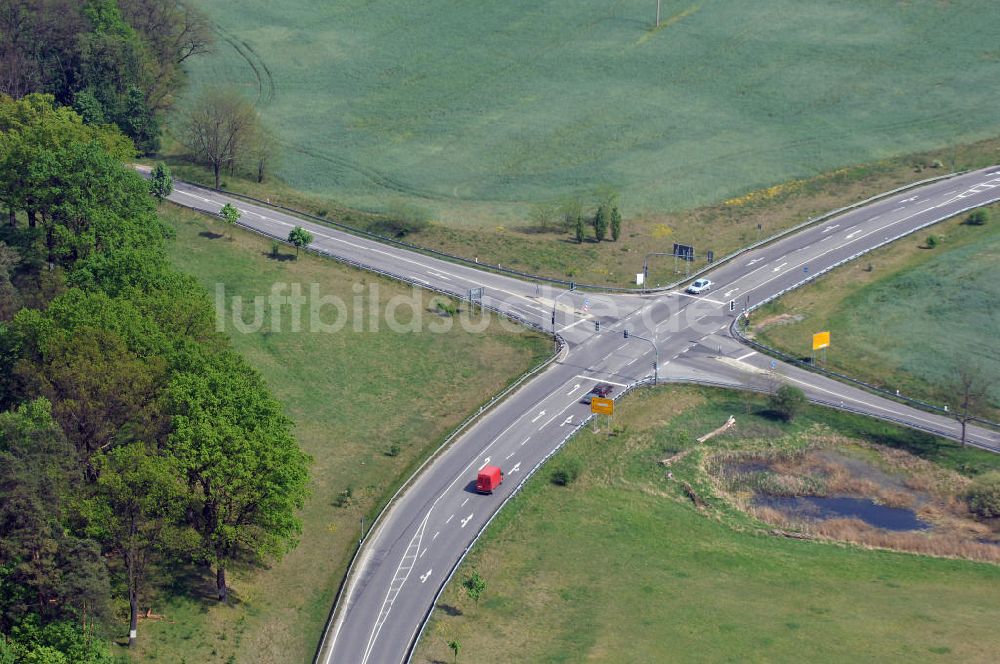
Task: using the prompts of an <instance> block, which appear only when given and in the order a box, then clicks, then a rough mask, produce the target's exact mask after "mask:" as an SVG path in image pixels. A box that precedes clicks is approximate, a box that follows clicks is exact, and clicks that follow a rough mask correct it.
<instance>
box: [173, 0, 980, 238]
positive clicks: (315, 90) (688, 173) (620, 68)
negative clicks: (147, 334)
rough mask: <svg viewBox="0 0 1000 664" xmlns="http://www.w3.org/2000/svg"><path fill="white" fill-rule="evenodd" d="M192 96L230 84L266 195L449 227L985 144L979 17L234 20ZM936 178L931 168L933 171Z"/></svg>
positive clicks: (636, 12) (256, 13) (441, 1)
mask: <svg viewBox="0 0 1000 664" xmlns="http://www.w3.org/2000/svg"><path fill="white" fill-rule="evenodd" d="M197 4H198V5H200V6H201V7H203V8H204V9H205V10H206V11H207V12H208V13H209V14H210V15H211V17H212V18H213V19H214V20H215V22H216V23H217V25H218V29H219V32H220V38H219V41H218V48H217V54H216V55H214V56H208V57H203V58H197V59H192V60H191V61H190V66H191V68H192V77H191V82H192V86H191V90H192V91H197V89H198V88H199V87H201V86H204V85H212V86H217V85H219V84H220V83H225V82H227V81H229V82H235V83H236V84H238V85H239V86H241V87H242V88H243V89H245V90H246V91H247V93H248V94H250V95H252V96H253V97H254V98H255V99H256V100H257V101H258V104H259V107H260V109H261V110H262V112H263V114H264V119H265V121H266V124H267V125H269V126H270V127H272V128H273V129H274V130H275V131H276V132H277V133H278V135H279V137H280V140H281V142H282V143H283V145H284V157H283V159H282V162H281V166H280V175H281V176H282V177H283V178H284V179H286V180H287V181H288V182H289V183H290V184H291V185H292V186H294V187H296V188H300V189H303V190H307V191H312V192H320V193H325V194H329V195H332V196H335V197H337V198H339V199H340V200H342V201H343V202H344V203H346V204H350V205H355V206H360V207H366V208H384V207H385V206H386V205H387V204H388V203H389V201H391V200H392V199H395V198H403V199H407V200H410V201H413V202H417V203H418V204H420V205H423V206H425V207H427V208H430V209H432V210H434V211H436V212H437V214H438V216H439V217H441V218H442V219H444V220H446V221H449V222H456V223H463V224H480V225H484V226H493V225H494V224H496V223H503V224H509V225H510V224H516V223H520V222H521V221H523V220H524V219H525V215H526V212H527V209H526V206H525V205H524V203H525V202H532V201H551V200H554V199H559V198H562V197H563V196H567V195H571V194H583V195H589V194H591V193H592V192H594V191H595V190H598V189H603V188H607V187H612V188H614V189H617V190H618V191H620V192H621V194H622V202H623V206H624V210H625V214H626V217H629V216H634V215H636V214H637V213H640V212H649V211H662V210H677V209H681V208H690V207H694V206H699V205H703V204H707V203H713V202H717V201H721V200H724V199H727V198H729V197H732V196H737V195H739V194H742V193H745V192H747V191H750V190H754V189H759V188H762V187H766V186H769V185H772V184H775V183H778V182H784V181H787V180H789V179H794V178H801V177H807V176H810V175H814V174H816V173H819V172H822V171H825V170H830V169H833V168H836V167H838V166H843V165H849V164H857V163H867V162H871V161H874V160H878V159H881V158H884V157H888V156H892V155H902V154H908V153H911V152H915V151H920V150H927V149H932V148H936V147H943V146H947V145H953V144H956V143H960V142H971V141H974V140H977V139H981V138H986V137H989V136H995V135H997V133H998V131H1000V119H998V116H997V114H996V113H995V111H994V109H995V108H996V107H997V105H998V102H1000V87H998V86H997V85H996V80H997V74H998V73H1000V50H998V48H997V44H996V39H995V36H996V34H997V32H998V31H1000V12H997V11H996V10H995V9H996V7H995V3H993V2H991V1H990V0H978V1H977V0H967V1H961V2H941V1H940V0H912V1H909V2H903V3H893V4H891V5H887V4H886V3H884V2H877V1H874V0H840V1H837V2H829V1H820V0H761V1H758V2H746V1H745V0H717V1H715V2H698V3H695V2H690V1H684V2H675V1H670V0H666V1H665V2H664V3H663V14H664V18H665V20H664V25H663V27H661V29H660V30H658V31H651V30H650V27H651V23H652V20H653V12H654V4H653V3H652V2H649V1H648V0H643V1H640V0H621V1H619V2H610V3H609V2H599V1H597V0H581V1H579V2H553V1H546V2H538V1H537V0H531V1H527V0H515V1H509V2H493V3H456V2H450V1H445V0H428V1H427V2H420V3H413V2H403V1H401V0H386V1H385V2H379V3H372V2H368V1H362V0H348V1H345V2H336V3H330V2H320V1H319V0H287V1H286V2H281V3H274V2H267V1H265V0H248V1H246V2H241V3H233V2H224V1H222V0H197ZM946 164H947V162H946Z"/></svg>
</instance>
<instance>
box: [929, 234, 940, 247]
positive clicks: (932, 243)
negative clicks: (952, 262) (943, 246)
mask: <svg viewBox="0 0 1000 664" xmlns="http://www.w3.org/2000/svg"><path fill="white" fill-rule="evenodd" d="M936 246H938V239H937V236H936V235H928V236H927V248H928V249H933V248H934V247H936Z"/></svg>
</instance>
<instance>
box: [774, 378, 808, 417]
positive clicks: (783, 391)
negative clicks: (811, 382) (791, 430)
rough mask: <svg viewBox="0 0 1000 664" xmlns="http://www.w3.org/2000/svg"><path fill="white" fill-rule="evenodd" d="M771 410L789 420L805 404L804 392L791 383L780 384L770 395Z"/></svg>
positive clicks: (800, 410)
mask: <svg viewBox="0 0 1000 664" xmlns="http://www.w3.org/2000/svg"><path fill="white" fill-rule="evenodd" d="M770 404H771V410H773V411H774V412H775V413H777V414H778V416H779V417H781V419H783V420H785V421H786V422H791V421H792V420H794V419H795V416H796V415H798V414H799V413H800V412H802V409H803V408H804V407H805V405H806V393H805V392H803V391H802V390H800V389H799V388H797V387H794V386H792V385H782V386H781V387H779V388H778V391H777V392H775V393H774V394H772V395H771V402H770Z"/></svg>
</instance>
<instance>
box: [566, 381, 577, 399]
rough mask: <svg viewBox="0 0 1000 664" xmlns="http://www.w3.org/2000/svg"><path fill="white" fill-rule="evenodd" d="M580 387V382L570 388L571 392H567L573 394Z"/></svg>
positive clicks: (567, 394)
mask: <svg viewBox="0 0 1000 664" xmlns="http://www.w3.org/2000/svg"><path fill="white" fill-rule="evenodd" d="M578 389H580V383H577V384H576V385H574V386H573V389H572V390H570V391H569V392H567V393H566V396H569V395H571V394H573V393H574V392H576V391H577V390H578Z"/></svg>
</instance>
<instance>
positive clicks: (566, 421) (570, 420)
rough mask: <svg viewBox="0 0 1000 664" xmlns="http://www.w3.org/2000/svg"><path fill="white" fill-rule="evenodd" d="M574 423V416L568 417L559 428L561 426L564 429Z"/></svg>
mask: <svg viewBox="0 0 1000 664" xmlns="http://www.w3.org/2000/svg"><path fill="white" fill-rule="evenodd" d="M572 421H573V416H572V415H570V416H569V417H567V418H566V419H565V420H563V423H562V424H560V425H559V426H561V427H564V426H566V425H567V424H569V423H570V422H572Z"/></svg>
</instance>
